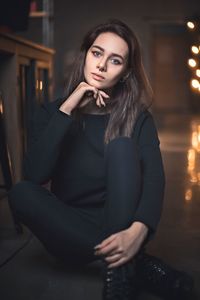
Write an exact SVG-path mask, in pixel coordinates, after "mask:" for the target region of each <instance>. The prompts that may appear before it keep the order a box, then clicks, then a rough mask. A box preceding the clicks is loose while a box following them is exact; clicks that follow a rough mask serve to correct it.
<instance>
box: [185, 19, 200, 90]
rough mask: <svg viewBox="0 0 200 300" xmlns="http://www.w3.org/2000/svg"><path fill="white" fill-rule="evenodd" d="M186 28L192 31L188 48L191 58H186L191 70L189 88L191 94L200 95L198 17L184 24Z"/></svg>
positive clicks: (199, 20) (199, 25)
mask: <svg viewBox="0 0 200 300" xmlns="http://www.w3.org/2000/svg"><path fill="white" fill-rule="evenodd" d="M186 24H187V28H188V29H189V30H192V31H193V33H191V37H192V45H191V46H190V50H191V54H192V55H191V57H190V58H188V60H187V63H188V66H189V67H190V69H191V71H190V72H191V80H190V86H191V88H192V90H193V92H195V93H198V94H200V45H199V43H198V44H197V42H198V41H199V40H200V34H199V28H200V16H194V17H193V20H188V21H187V22H186Z"/></svg>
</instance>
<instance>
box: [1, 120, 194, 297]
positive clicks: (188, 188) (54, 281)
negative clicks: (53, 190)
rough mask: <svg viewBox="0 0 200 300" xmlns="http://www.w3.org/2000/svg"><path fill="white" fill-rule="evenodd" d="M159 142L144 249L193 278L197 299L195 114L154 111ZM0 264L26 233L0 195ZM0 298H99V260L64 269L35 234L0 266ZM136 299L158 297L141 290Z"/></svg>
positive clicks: (22, 240)
mask: <svg viewBox="0 0 200 300" xmlns="http://www.w3.org/2000/svg"><path fill="white" fill-rule="evenodd" d="M155 121H156V124H157V127H158V128H159V139H160V143H161V144H160V147H161V151H162V156H163V162H164V167H165V173H166V191H165V201H164V209H163V215H162V219H161V222H160V226H159V230H158V232H157V235H156V238H155V240H154V241H152V242H151V243H150V244H149V246H148V252H149V253H151V254H154V255H156V256H158V257H161V258H162V259H164V260H165V261H166V262H168V263H169V264H171V265H173V266H174V267H176V268H178V269H181V270H185V271H187V272H188V273H190V274H191V275H193V276H194V278H195V286H196V292H197V299H200V256H199V253H200V217H199V216H200V117H199V118H198V117H197V116H191V115H168V116H166V115H164V116H161V115H157V116H155ZM0 237H1V247H0V263H2V262H4V261H5V260H6V259H7V258H8V257H10V256H11V255H12V254H13V253H14V252H15V250H16V249H19V248H20V247H22V246H23V245H25V243H26V242H27V240H28V239H29V237H30V233H29V232H28V230H26V231H25V233H24V235H23V236H17V235H16V233H15V231H14V227H13V223H12V219H11V216H10V213H9V209H8V205H7V199H6V197H5V198H4V199H1V200H0ZM0 282H1V284H0V295H1V299H2V300H11V299H12V300H13V299H15V300H25V299H26V300H36V299H41V300H47V299H48V300H53V299H59V300H64V299H65V300H66V299H69V300H83V299H86V300H90V299H92V300H93V299H95V300H100V299H101V289H102V282H101V280H100V270H99V267H98V265H93V266H89V267H87V268H82V269H79V270H75V269H73V270H69V269H68V270H66V268H65V267H63V266H61V265H60V264H59V263H58V262H55V261H54V259H53V258H52V257H50V256H49V255H48V253H47V252H46V250H45V249H44V248H43V247H42V246H41V244H40V243H39V241H38V240H37V239H36V238H31V239H30V240H29V242H28V244H27V245H25V247H24V248H23V249H22V250H21V251H19V252H18V253H17V255H16V256H14V257H13V258H12V259H11V260H9V261H8V262H7V263H6V264H5V265H4V266H3V267H1V268H0ZM139 299H140V300H156V299H157V300H158V299H160V298H157V297H155V296H154V295H149V294H145V293H142V294H141V295H140V297H139Z"/></svg>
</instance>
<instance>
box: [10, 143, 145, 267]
mask: <svg viewBox="0 0 200 300" xmlns="http://www.w3.org/2000/svg"><path fill="white" fill-rule="evenodd" d="M105 167H106V185H107V199H106V201H105V203H104V204H98V205H96V204H92V203H91V205H88V206H87V207H75V206H71V205H68V204H66V203H64V202H62V201H61V200H59V199H58V198H57V197H56V196H55V195H54V194H53V193H51V192H50V191H49V190H47V189H46V188H44V187H42V186H41V185H39V184H36V183H33V182H31V181H27V180H23V181H20V182H18V183H17V184H15V185H14V186H13V187H12V189H11V190H10V192H9V200H10V203H11V205H12V207H13V210H14V211H15V213H16V216H17V217H18V218H19V220H20V221H21V222H22V223H24V224H25V225H26V226H27V227H28V228H29V229H30V230H31V231H32V232H33V233H34V234H35V235H36V237H37V238H38V239H39V240H40V241H41V242H42V243H43V245H44V246H45V247H46V249H47V250H48V251H49V252H50V253H51V254H53V255H55V256H56V257H59V258H61V259H63V260H65V261H68V262H70V263H82V262H83V263H89V262H92V261H93V260H95V259H99V257H98V256H95V255H94V249H93V247H94V246H95V245H97V244H99V243H100V242H101V241H102V240H103V239H105V238H106V237H108V236H109V235H111V234H112V233H115V232H118V231H120V230H123V229H126V228H128V227H129V226H130V225H131V224H132V222H133V218H134V212H135V210H136V207H137V204H138V201H139V196H140V190H141V173H140V164H139V155H138V153H137V147H136V144H135V142H134V140H133V139H131V138H128V137H118V138H115V139H114V140H112V141H111V142H110V143H109V144H107V145H106V146H105Z"/></svg>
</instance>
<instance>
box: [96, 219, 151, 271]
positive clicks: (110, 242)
mask: <svg viewBox="0 0 200 300" xmlns="http://www.w3.org/2000/svg"><path fill="white" fill-rule="evenodd" d="M141 224H142V223H140V222H135V223H134V224H133V225H132V226H131V227H130V228H128V229H126V230H122V231H119V232H117V233H115V234H112V235H111V236H109V237H108V238H106V239H105V240H103V241H102V242H101V244H99V245H97V246H96V247H95V248H94V249H95V250H96V251H95V255H100V256H103V257H105V258H104V259H105V260H106V262H107V263H108V268H113V267H118V266H120V265H123V264H124V263H125V262H127V261H129V260H130V259H131V258H132V257H133V256H134V255H135V254H136V253H137V252H138V250H139V249H140V247H141V245H142V243H143V241H144V239H145V237H146V234H147V231H148V229H147V227H146V225H144V224H142V225H141Z"/></svg>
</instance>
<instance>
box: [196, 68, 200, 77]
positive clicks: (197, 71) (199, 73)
mask: <svg viewBox="0 0 200 300" xmlns="http://www.w3.org/2000/svg"><path fill="white" fill-rule="evenodd" d="M196 75H197V77H200V69H197V70H196Z"/></svg>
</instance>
